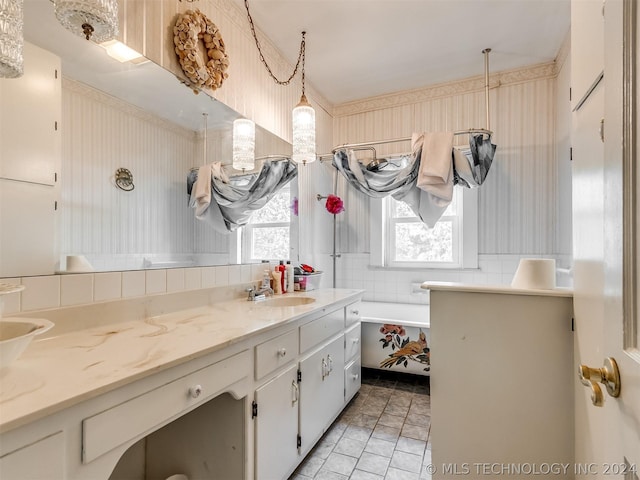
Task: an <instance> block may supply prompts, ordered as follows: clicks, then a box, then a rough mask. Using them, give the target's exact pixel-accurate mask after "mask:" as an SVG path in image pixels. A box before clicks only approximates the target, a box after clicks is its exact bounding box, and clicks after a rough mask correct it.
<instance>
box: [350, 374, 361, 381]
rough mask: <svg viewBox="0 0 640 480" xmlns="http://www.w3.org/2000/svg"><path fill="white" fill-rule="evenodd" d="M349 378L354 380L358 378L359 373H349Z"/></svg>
mask: <svg viewBox="0 0 640 480" xmlns="http://www.w3.org/2000/svg"><path fill="white" fill-rule="evenodd" d="M351 378H352V379H353V381H354V382H355V381H356V380H358V379H359V378H360V374H359V373H354V374H353V375H351Z"/></svg>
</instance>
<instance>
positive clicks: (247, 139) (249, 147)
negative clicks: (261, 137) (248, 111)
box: [233, 118, 256, 171]
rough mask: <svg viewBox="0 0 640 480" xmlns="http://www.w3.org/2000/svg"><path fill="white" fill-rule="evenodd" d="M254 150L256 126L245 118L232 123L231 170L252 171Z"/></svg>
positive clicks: (254, 164)
mask: <svg viewBox="0 0 640 480" xmlns="http://www.w3.org/2000/svg"><path fill="white" fill-rule="evenodd" d="M255 149H256V124H255V123H253V121H251V120H249V119H247V118H238V119H237V120H234V121H233V168H235V169H236V170H243V171H244V170H253V169H254V168H255V166H256V163H255Z"/></svg>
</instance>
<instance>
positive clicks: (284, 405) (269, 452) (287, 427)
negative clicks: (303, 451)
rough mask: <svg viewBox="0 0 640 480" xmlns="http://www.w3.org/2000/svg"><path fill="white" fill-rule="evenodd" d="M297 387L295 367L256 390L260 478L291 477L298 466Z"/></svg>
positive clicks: (256, 425) (258, 474) (257, 447)
mask: <svg viewBox="0 0 640 480" xmlns="http://www.w3.org/2000/svg"><path fill="white" fill-rule="evenodd" d="M297 388H298V371H297V368H296V365H295V364H294V365H292V366H291V367H290V368H288V369H287V370H285V371H284V372H283V373H282V374H280V375H279V376H277V377H276V378H274V379H273V380H271V381H270V382H268V383H266V384H265V385H263V386H262V387H260V388H258V389H257V390H256V397H255V399H256V403H257V404H258V416H257V417H256V418H255V421H256V423H255V428H256V431H255V437H256V479H259V480H263V479H264V480H271V479H281V478H287V476H288V475H289V474H290V473H291V472H292V471H293V469H294V468H295V466H296V465H297V464H298V460H299V459H298V446H297V440H298V398H299V392H298V390H297Z"/></svg>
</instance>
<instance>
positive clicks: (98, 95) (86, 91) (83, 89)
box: [62, 75, 194, 139]
mask: <svg viewBox="0 0 640 480" xmlns="http://www.w3.org/2000/svg"><path fill="white" fill-rule="evenodd" d="M62 90H63V91H65V90H66V91H68V92H72V93H77V94H79V95H82V96H84V97H87V98H89V99H91V100H94V101H96V102H100V103H102V104H103V105H106V106H108V107H112V108H115V109H117V110H119V111H121V112H122V113H124V114H126V115H129V116H134V117H136V118H138V119H140V120H143V121H145V122H148V123H151V124H153V125H154V126H156V127H160V128H163V129H165V130H170V131H172V132H174V133H176V134H178V135H181V136H183V137H185V138H188V139H193V138H194V132H193V131H191V130H188V129H186V128H183V127H181V126H179V125H176V124H175V123H172V122H170V121H169V120H166V119H164V118H161V117H159V116H157V115H154V114H152V113H149V112H147V111H146V110H143V109H142V108H140V107H136V106H135V105H132V104H130V103H127V102H125V101H123V100H120V99H119V98H116V97H112V96H111V95H107V94H106V93H104V92H101V91H100V90H96V89H95V88H93V87H90V86H89V85H87V84H85V83H82V82H78V81H77V80H73V79H71V78H68V77H65V76H64V75H63V76H62Z"/></svg>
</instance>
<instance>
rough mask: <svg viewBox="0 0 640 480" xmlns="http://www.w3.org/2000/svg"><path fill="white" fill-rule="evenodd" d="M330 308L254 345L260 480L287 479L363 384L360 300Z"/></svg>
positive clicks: (255, 409) (255, 412)
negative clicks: (358, 304)
mask: <svg viewBox="0 0 640 480" xmlns="http://www.w3.org/2000/svg"><path fill="white" fill-rule="evenodd" d="M326 310H328V311H323V314H322V315H321V316H320V317H317V316H312V317H308V318H302V319H301V320H300V321H299V322H298V324H297V325H296V326H295V328H290V329H288V330H286V331H284V332H282V331H281V332H278V334H277V335H276V336H274V337H273V338H270V339H268V340H266V341H264V342H263V343H260V344H259V345H257V346H256V347H255V355H256V356H255V378H256V389H255V402H254V405H253V408H252V410H253V415H254V417H253V419H254V421H255V449H256V453H255V475H254V478H255V479H256V480H277V479H284V478H287V477H288V475H290V474H291V473H292V472H293V471H294V470H295V468H296V467H297V465H298V464H299V463H300V462H301V461H302V460H303V459H304V456H305V455H306V454H307V453H308V452H309V451H310V450H311V448H312V447H313V446H314V444H315V443H316V442H317V441H318V440H319V439H320V437H321V436H322V435H323V433H324V432H325V431H326V430H327V428H328V427H329V426H330V425H331V423H332V422H333V420H335V418H336V417H337V416H338V415H339V414H340V412H341V411H342V409H343V408H344V406H345V405H346V403H347V402H348V401H349V400H351V398H353V396H354V395H355V394H356V393H357V391H358V390H359V388H360V316H359V312H358V308H357V303H356V304H351V305H347V306H346V307H341V308H338V309H335V310H333V311H331V310H330V309H326ZM354 312H355V313H354ZM347 319H348V320H347ZM347 321H348V326H347V324H346V322H347ZM292 345H293V347H292ZM347 378H348V380H349V383H348V385H345V379H347Z"/></svg>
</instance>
